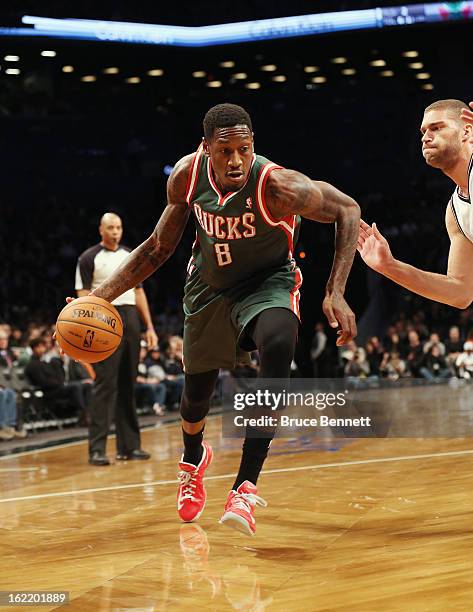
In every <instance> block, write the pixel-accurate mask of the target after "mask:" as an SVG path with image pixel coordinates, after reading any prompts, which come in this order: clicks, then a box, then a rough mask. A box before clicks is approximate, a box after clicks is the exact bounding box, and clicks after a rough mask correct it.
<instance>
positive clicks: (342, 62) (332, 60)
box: [330, 57, 347, 64]
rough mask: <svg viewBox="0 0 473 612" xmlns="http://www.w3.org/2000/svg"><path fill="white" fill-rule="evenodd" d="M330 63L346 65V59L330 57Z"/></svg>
mask: <svg viewBox="0 0 473 612" xmlns="http://www.w3.org/2000/svg"><path fill="white" fill-rule="evenodd" d="M330 61H331V62H332V64H346V63H347V58H346V57H332V59H331V60H330Z"/></svg>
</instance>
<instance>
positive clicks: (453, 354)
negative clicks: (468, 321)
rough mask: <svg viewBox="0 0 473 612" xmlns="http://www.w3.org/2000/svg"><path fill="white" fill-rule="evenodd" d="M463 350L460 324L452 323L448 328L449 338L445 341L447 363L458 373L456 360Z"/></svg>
mask: <svg viewBox="0 0 473 612" xmlns="http://www.w3.org/2000/svg"><path fill="white" fill-rule="evenodd" d="M462 351H463V342H462V340H461V337H460V328H459V327H458V325H452V327H450V329H449V330H448V340H447V342H446V343H445V352H446V355H447V363H448V365H449V367H450V368H452V370H453V371H454V372H455V373H456V374H457V375H458V370H457V366H456V361H457V358H458V356H459V355H460V353H461V352H462Z"/></svg>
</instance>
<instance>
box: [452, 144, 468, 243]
mask: <svg viewBox="0 0 473 612" xmlns="http://www.w3.org/2000/svg"><path fill="white" fill-rule="evenodd" d="M468 193H469V197H468V198H465V197H464V196H462V195H461V194H460V189H459V188H458V187H457V188H456V189H455V191H454V192H453V195H452V197H451V198H450V206H451V208H452V212H453V216H454V217H455V219H456V222H457V224H458V228H459V230H460V231H461V233H462V234H463V235H464V236H466V237H467V238H468V240H469V241H470V242H472V243H473V203H472V202H473V155H472V156H471V159H470V163H469V165H468Z"/></svg>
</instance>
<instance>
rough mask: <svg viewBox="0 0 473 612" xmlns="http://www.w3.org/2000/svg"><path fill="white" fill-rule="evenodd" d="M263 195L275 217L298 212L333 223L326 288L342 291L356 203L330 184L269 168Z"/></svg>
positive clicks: (354, 238)
mask: <svg viewBox="0 0 473 612" xmlns="http://www.w3.org/2000/svg"><path fill="white" fill-rule="evenodd" d="M265 197H266V201H267V203H268V207H269V210H270V213H271V214H272V215H273V217H274V218H275V219H282V218H284V217H286V216H288V215H301V216H302V217H304V218H306V219H310V220H312V221H318V222H320V223H335V224H336V237H335V256H334V260H333V266H332V271H331V274H330V278H329V280H328V283H327V291H328V292H333V291H337V292H341V293H343V292H344V290H345V284H346V281H347V278H348V274H349V272H350V269H351V266H352V264H353V259H354V257H355V252H356V244H357V240H358V226H359V221H360V208H359V206H358V204H357V203H356V202H355V201H354V200H353V199H352V198H350V197H349V196H347V195H346V194H344V193H342V192H341V191H339V190H338V189H336V188H335V187H333V186H332V185H329V184H328V183H324V182H321V181H312V180H311V179H309V178H308V177H307V176H305V175H304V174H301V173H300V172H296V171H294V170H275V171H273V172H272V173H271V174H270V176H269V179H268V182H267V184H266V190H265Z"/></svg>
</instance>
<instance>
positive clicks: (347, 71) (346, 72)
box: [342, 68, 356, 76]
mask: <svg viewBox="0 0 473 612" xmlns="http://www.w3.org/2000/svg"><path fill="white" fill-rule="evenodd" d="M342 74H344V75H346V76H352V75H353V74H356V70H355V69H354V68H345V69H344V70H342Z"/></svg>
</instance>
